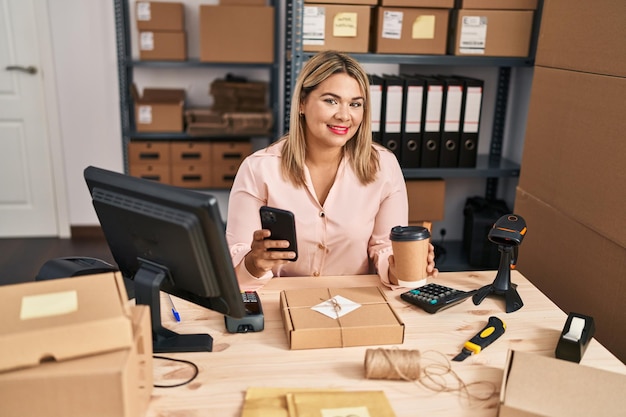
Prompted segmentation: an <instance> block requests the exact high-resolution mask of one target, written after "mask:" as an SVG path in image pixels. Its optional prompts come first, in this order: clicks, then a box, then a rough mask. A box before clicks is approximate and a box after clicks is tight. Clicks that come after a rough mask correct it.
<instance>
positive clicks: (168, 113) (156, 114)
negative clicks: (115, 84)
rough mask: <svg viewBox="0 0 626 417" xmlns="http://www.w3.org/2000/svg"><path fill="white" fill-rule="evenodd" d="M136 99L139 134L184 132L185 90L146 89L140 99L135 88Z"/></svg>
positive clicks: (136, 120) (136, 122) (133, 91)
mask: <svg viewBox="0 0 626 417" xmlns="http://www.w3.org/2000/svg"><path fill="white" fill-rule="evenodd" d="M132 93H133V96H134V98H135V124H136V128H137V132H182V131H183V108H184V106H185V90H182V89H167V88H145V89H144V90H143V96H142V97H139V95H138V94H137V90H136V89H135V88H134V86H133V90H132Z"/></svg>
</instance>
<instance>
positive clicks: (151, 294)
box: [134, 260, 213, 353]
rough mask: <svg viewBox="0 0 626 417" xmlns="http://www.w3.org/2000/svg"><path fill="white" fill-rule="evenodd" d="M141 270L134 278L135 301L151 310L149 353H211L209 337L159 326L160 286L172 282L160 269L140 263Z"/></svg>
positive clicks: (167, 273)
mask: <svg viewBox="0 0 626 417" xmlns="http://www.w3.org/2000/svg"><path fill="white" fill-rule="evenodd" d="M140 262H141V266H140V268H139V270H138V271H137V273H136V274H135V277H134V281H135V300H136V303H137V304H143V305H148V306H150V321H151V322H152V351H153V352H154V353H171V352H211V351H212V350H213V338H212V337H211V336H210V335H208V334H178V333H176V332H174V331H172V330H169V329H166V328H165V327H163V326H162V324H161V296H160V291H161V284H162V283H163V281H164V280H165V279H171V278H170V274H169V270H168V269H167V268H165V267H163V266H161V265H156V264H153V263H151V262H147V261H143V260H140Z"/></svg>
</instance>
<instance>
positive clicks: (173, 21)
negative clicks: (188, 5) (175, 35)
mask: <svg viewBox="0 0 626 417" xmlns="http://www.w3.org/2000/svg"><path fill="white" fill-rule="evenodd" d="M135 6H136V7H135V12H136V15H135V20H136V22H137V29H138V30H140V31H145V30H156V31H184V30H185V10H184V5H183V3H180V2H161V1H158V2H157V1H138V2H136V4H135Z"/></svg>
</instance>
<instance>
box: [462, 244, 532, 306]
mask: <svg viewBox="0 0 626 417" xmlns="http://www.w3.org/2000/svg"><path fill="white" fill-rule="evenodd" d="M516 249H517V247H513V246H504V245H500V246H498V251H500V254H501V256H500V266H499V267H498V274H497V275H496V278H495V279H494V280H493V283H491V284H489V285H485V286H484V287H482V288H480V289H478V290H477V291H476V294H474V295H473V297H472V301H473V302H474V305H479V304H480V303H481V302H482V301H483V300H484V299H485V297H487V296H488V295H490V294H495V295H500V296H504V300H505V305H506V312H507V313H512V312H514V311H517V310H519V309H520V308H522V306H523V305H524V303H523V302H522V299H521V297H520V296H519V293H518V292H517V289H516V287H517V285H515V284H512V283H511V265H513V264H514V259H515V256H514V251H515V250H516Z"/></svg>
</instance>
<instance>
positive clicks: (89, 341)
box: [0, 275, 133, 371]
mask: <svg viewBox="0 0 626 417" xmlns="http://www.w3.org/2000/svg"><path fill="white" fill-rule="evenodd" d="M0 299H2V300H3V301H2V303H0V316H1V317H2V321H1V322H0V371H6V370H11V369H16V368H23V367H28V366H36V365H38V364H39V362H40V361H41V360H46V359H49V358H53V359H56V360H57V361H62V360H67V359H70V358H75V357H79V356H85V355H92V354H94V353H101V352H108V351H112V350H118V349H125V348H129V347H130V346H131V345H132V343H133V342H132V340H133V339H132V326H131V321H130V318H129V316H130V312H129V309H128V306H127V305H126V303H127V295H126V289H125V287H124V283H123V281H122V279H121V277H119V276H117V275H115V276H113V275H111V276H109V277H107V276H106V275H89V276H85V277H75V278H64V279H58V280H50V281H38V282H29V283H24V284H17V285H7V286H0Z"/></svg>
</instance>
